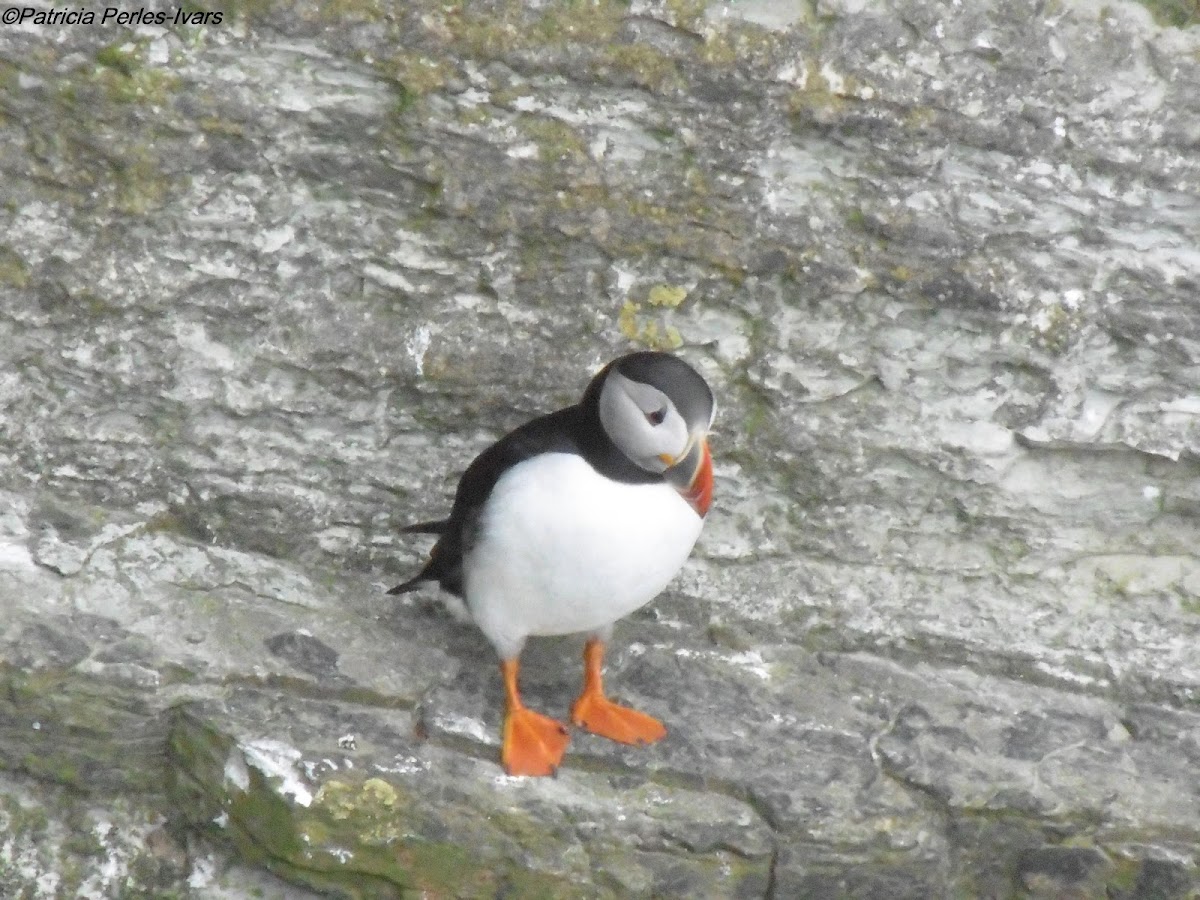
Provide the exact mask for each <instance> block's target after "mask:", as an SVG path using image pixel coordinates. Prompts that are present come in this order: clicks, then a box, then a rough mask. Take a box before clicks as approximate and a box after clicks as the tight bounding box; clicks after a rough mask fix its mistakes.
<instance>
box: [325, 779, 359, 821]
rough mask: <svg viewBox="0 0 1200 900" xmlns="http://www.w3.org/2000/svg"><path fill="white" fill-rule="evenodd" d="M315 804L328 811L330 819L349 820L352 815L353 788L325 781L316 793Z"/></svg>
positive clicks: (344, 784) (336, 782) (339, 782)
mask: <svg viewBox="0 0 1200 900" xmlns="http://www.w3.org/2000/svg"><path fill="white" fill-rule="evenodd" d="M316 802H317V805H319V806H322V807H324V808H325V809H327V810H328V811H329V815H330V817H331V818H333V819H335V820H339V821H341V820H345V819H349V818H350V816H351V815H353V814H354V788H353V787H351V786H350V785H348V784H346V782H344V781H327V782H325V783H324V784H323V785H321V789H320V790H318V791H317V796H316Z"/></svg>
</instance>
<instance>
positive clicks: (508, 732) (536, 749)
mask: <svg viewBox="0 0 1200 900" xmlns="http://www.w3.org/2000/svg"><path fill="white" fill-rule="evenodd" d="M520 667H521V663H520V661H519V660H518V659H517V658H513V659H506V660H503V661H502V662H501V663H500V674H501V675H503V676H504V738H503V744H502V745H501V748H500V762H501V763H502V764H503V765H504V771H506V772H507V773H508V774H509V775H553V774H554V770H555V769H557V768H558V765H559V763H561V762H562V758H563V753H564V752H565V751H566V749H567V741H569V740H570V738H568V737H567V729H566V726H565V725H563V724H562V722H559V721H558V720H557V719H552V718H550V717H549V716H543V715H542V714H541V713H536V712H534V711H533V710H532V709H529V708H527V707H526V706H525V704H524V703H522V702H521V693H520V691H519V690H518V689H517V672H518V671H519V670H520Z"/></svg>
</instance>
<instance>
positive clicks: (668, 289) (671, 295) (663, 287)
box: [646, 284, 688, 309]
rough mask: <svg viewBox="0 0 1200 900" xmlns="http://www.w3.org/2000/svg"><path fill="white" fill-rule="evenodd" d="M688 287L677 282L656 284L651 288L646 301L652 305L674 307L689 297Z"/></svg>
mask: <svg viewBox="0 0 1200 900" xmlns="http://www.w3.org/2000/svg"><path fill="white" fill-rule="evenodd" d="M687 295H688V292H687V288H685V287H681V286H680V285H677V284H674V285H672V284H656V285H655V286H654V287H652V288H650V293H649V295H648V296H647V297H646V301H647V302H648V303H649V304H650V305H651V306H666V307H670V308H671V309H674V308H675V307H677V306H678V305H679V304H680V303H682V302H683V301H684V300H685V299H687Z"/></svg>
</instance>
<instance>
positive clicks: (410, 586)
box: [388, 519, 450, 594]
mask: <svg viewBox="0 0 1200 900" xmlns="http://www.w3.org/2000/svg"><path fill="white" fill-rule="evenodd" d="M449 524H450V520H449V519H438V520H437V521H434V522H418V523H417V524H415V525H405V526H404V527H403V528H401V529H400V531H401V533H403V534H438V535H440V534H442V533H443V532H445V530H446V526H448V525H449ZM435 550H436V548H435ZM431 563H432V560H430V563H427V564H426V566H425V568H424V569H422V570H421V571H420V572H418V573H417V574H416V575H415V576H413V577H412V578H410V579H408V581H405V582H404V583H402V584H398V585H396V586H395V587H394V588H392V589H391V590H390V591H388V593H389V594H406V593H408V592H409V591H415V590H416V589H417V588H419V587H420V586H421V585H422V584H424V583H425V582H426V581H436V580H437V576H436V575H430V564H431Z"/></svg>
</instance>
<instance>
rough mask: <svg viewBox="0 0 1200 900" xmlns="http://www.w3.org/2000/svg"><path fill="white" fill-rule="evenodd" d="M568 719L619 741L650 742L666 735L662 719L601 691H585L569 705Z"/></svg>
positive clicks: (624, 742) (623, 742)
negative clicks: (617, 700)
mask: <svg viewBox="0 0 1200 900" xmlns="http://www.w3.org/2000/svg"><path fill="white" fill-rule="evenodd" d="M571 721H572V722H574V723H575V724H576V725H578V726H579V727H580V728H584V729H586V730H588V731H590V732H591V733H592V734H598V735H600V736H601V737H606V738H608V739H609V740H613V741H619V742H620V743H622V744H653V743H654V742H655V741H658V740H661V739H662V738H664V737H666V736H667V729H666V728H664V727H663V723H662V722H660V721H658V719H656V718H654V717H653V716H648V715H646V714H645V713H644V712H638V711H637V710H636V709H630V708H629V707H628V706H621V705H620V704H617V703H613V702H612V701H611V700H609V699H608V698H607V697H605V696H604V695H603V694H599V693H595V692H590V693H589V692H587V691H585V692H584V693H583V694H582V695H580V697H579V699H578V700H576V701H575V705H574V706H572V707H571Z"/></svg>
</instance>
